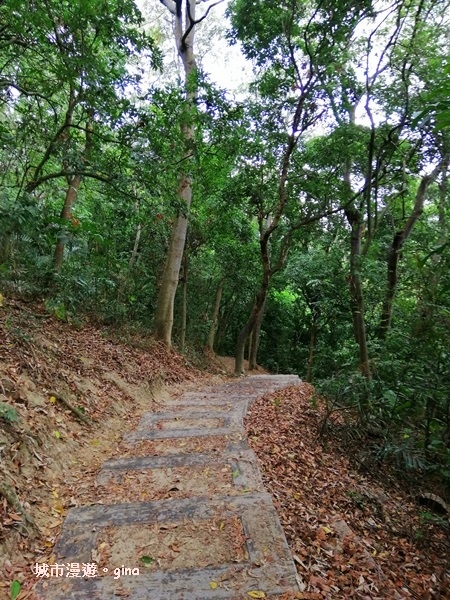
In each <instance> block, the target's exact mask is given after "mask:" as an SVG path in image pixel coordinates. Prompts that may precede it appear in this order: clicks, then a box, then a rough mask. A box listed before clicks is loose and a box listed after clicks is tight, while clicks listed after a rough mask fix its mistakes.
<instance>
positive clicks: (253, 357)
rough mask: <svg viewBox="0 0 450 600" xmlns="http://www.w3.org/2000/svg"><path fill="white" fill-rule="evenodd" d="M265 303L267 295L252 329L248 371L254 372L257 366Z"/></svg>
mask: <svg viewBox="0 0 450 600" xmlns="http://www.w3.org/2000/svg"><path fill="white" fill-rule="evenodd" d="M266 301H267V295H266V298H265V299H264V304H263V305H262V307H261V310H260V311H259V314H258V318H257V319H256V323H255V325H254V327H253V329H252V333H251V336H250V340H251V350H250V352H249V358H248V370H249V371H254V370H255V369H256V365H257V358H258V348H259V340H260V336H261V326H262V323H263V319H264V313H265V311H266Z"/></svg>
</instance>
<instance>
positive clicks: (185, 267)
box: [180, 252, 189, 352]
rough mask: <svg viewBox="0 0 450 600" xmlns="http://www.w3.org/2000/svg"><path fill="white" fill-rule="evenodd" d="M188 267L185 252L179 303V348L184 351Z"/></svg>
mask: <svg viewBox="0 0 450 600" xmlns="http://www.w3.org/2000/svg"><path fill="white" fill-rule="evenodd" d="M188 269H189V260H188V256H187V253H186V252H185V253H184V257H183V300H182V303H181V335H180V350H181V352H184V347H185V345H186V323H187V284H188Z"/></svg>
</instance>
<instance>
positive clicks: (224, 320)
mask: <svg viewBox="0 0 450 600" xmlns="http://www.w3.org/2000/svg"><path fill="white" fill-rule="evenodd" d="M237 302H238V296H237V295H235V294H233V296H232V298H231V303H230V305H229V308H228V309H227V310H226V311H224V313H223V315H222V316H220V315H219V323H218V325H217V336H216V338H217V348H218V350H219V352H220V349H221V348H222V344H223V340H224V338H225V335H226V333H227V330H228V327H229V325H230V319H231V315H232V314H233V310H234V307H235V306H236V304H237Z"/></svg>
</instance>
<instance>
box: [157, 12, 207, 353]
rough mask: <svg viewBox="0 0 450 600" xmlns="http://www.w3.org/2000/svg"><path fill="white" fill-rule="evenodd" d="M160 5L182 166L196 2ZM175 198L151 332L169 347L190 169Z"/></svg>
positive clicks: (189, 128)
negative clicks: (178, 85)
mask: <svg viewBox="0 0 450 600" xmlns="http://www.w3.org/2000/svg"><path fill="white" fill-rule="evenodd" d="M161 2H162V4H164V6H166V8H168V9H169V11H170V12H171V13H172V14H173V16H174V35H175V41H176V44H177V49H178V54H179V56H180V58H181V60H182V62H183V68H184V75H185V78H184V84H185V93H186V113H187V115H188V116H187V117H186V121H184V122H183V123H182V125H181V133H182V137H183V140H184V153H183V158H184V159H185V160H184V161H183V163H182V164H184V165H185V167H184V168H186V166H187V165H188V164H189V158H190V157H191V156H192V146H193V143H194V134H195V127H194V124H193V120H192V115H190V114H189V113H191V112H192V109H193V107H194V106H195V99H196V96H197V87H198V86H197V84H196V82H195V80H194V78H195V75H196V71H197V66H196V63H195V56H194V31H195V23H196V22H195V6H196V4H195V2H194V1H191V0H186V2H185V11H184V19H183V2H182V1H181V0H175V2H171V0H161ZM178 198H179V200H180V204H181V206H182V209H181V210H180V212H179V213H178V215H177V217H176V218H175V222H174V225H173V229H172V234H171V237H170V244H169V250H168V252H167V256H166V262H165V264H164V270H163V274H162V277H161V281H160V288H159V292H158V298H157V301H156V311H155V324H154V334H155V337H156V339H158V340H161V341H162V342H164V344H165V345H166V346H167V347H169V348H170V346H171V344H172V328H173V309H174V303H175V294H176V291H177V287H178V281H179V275H180V268H181V261H182V258H183V252H184V246H185V243H186V234H187V226H188V215H189V208H190V206H191V200H192V180H191V177H190V175H189V170H188V169H186V171H184V172H182V173H180V179H179V186H178Z"/></svg>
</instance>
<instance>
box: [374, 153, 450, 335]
mask: <svg viewBox="0 0 450 600" xmlns="http://www.w3.org/2000/svg"><path fill="white" fill-rule="evenodd" d="M447 166H448V157H447V158H445V159H444V160H443V161H442V162H441V163H440V164H439V165H438V166H437V167H436V169H434V171H433V172H432V173H431V175H427V176H425V177H422V180H421V182H420V185H419V189H418V190H417V193H416V198H415V202H414V207H413V210H412V212H411V214H410V216H409V218H408V220H407V221H406V223H405V226H404V227H403V229H400V230H399V231H397V232H396V233H395V235H394V239H393V241H392V245H391V247H390V249H389V255H388V261H387V290H386V296H385V299H384V303H383V310H382V314H381V320H380V325H379V328H378V333H379V337H380V339H384V338H385V337H386V335H387V333H388V331H389V329H390V328H391V324H392V312H393V304H394V297H395V292H396V291H397V283H398V263H399V261H400V256H401V252H402V249H403V246H404V244H405V242H406V240H407V239H408V238H409V236H410V235H411V233H412V231H413V229H414V226H415V224H416V222H417V221H418V219H419V218H420V216H421V214H422V212H423V206H424V203H425V199H426V197H427V192H428V187H429V186H430V184H431V183H433V182H434V181H435V180H436V178H437V177H438V175H439V173H440V171H441V169H442V168H444V169H445V170H446V169H447Z"/></svg>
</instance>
